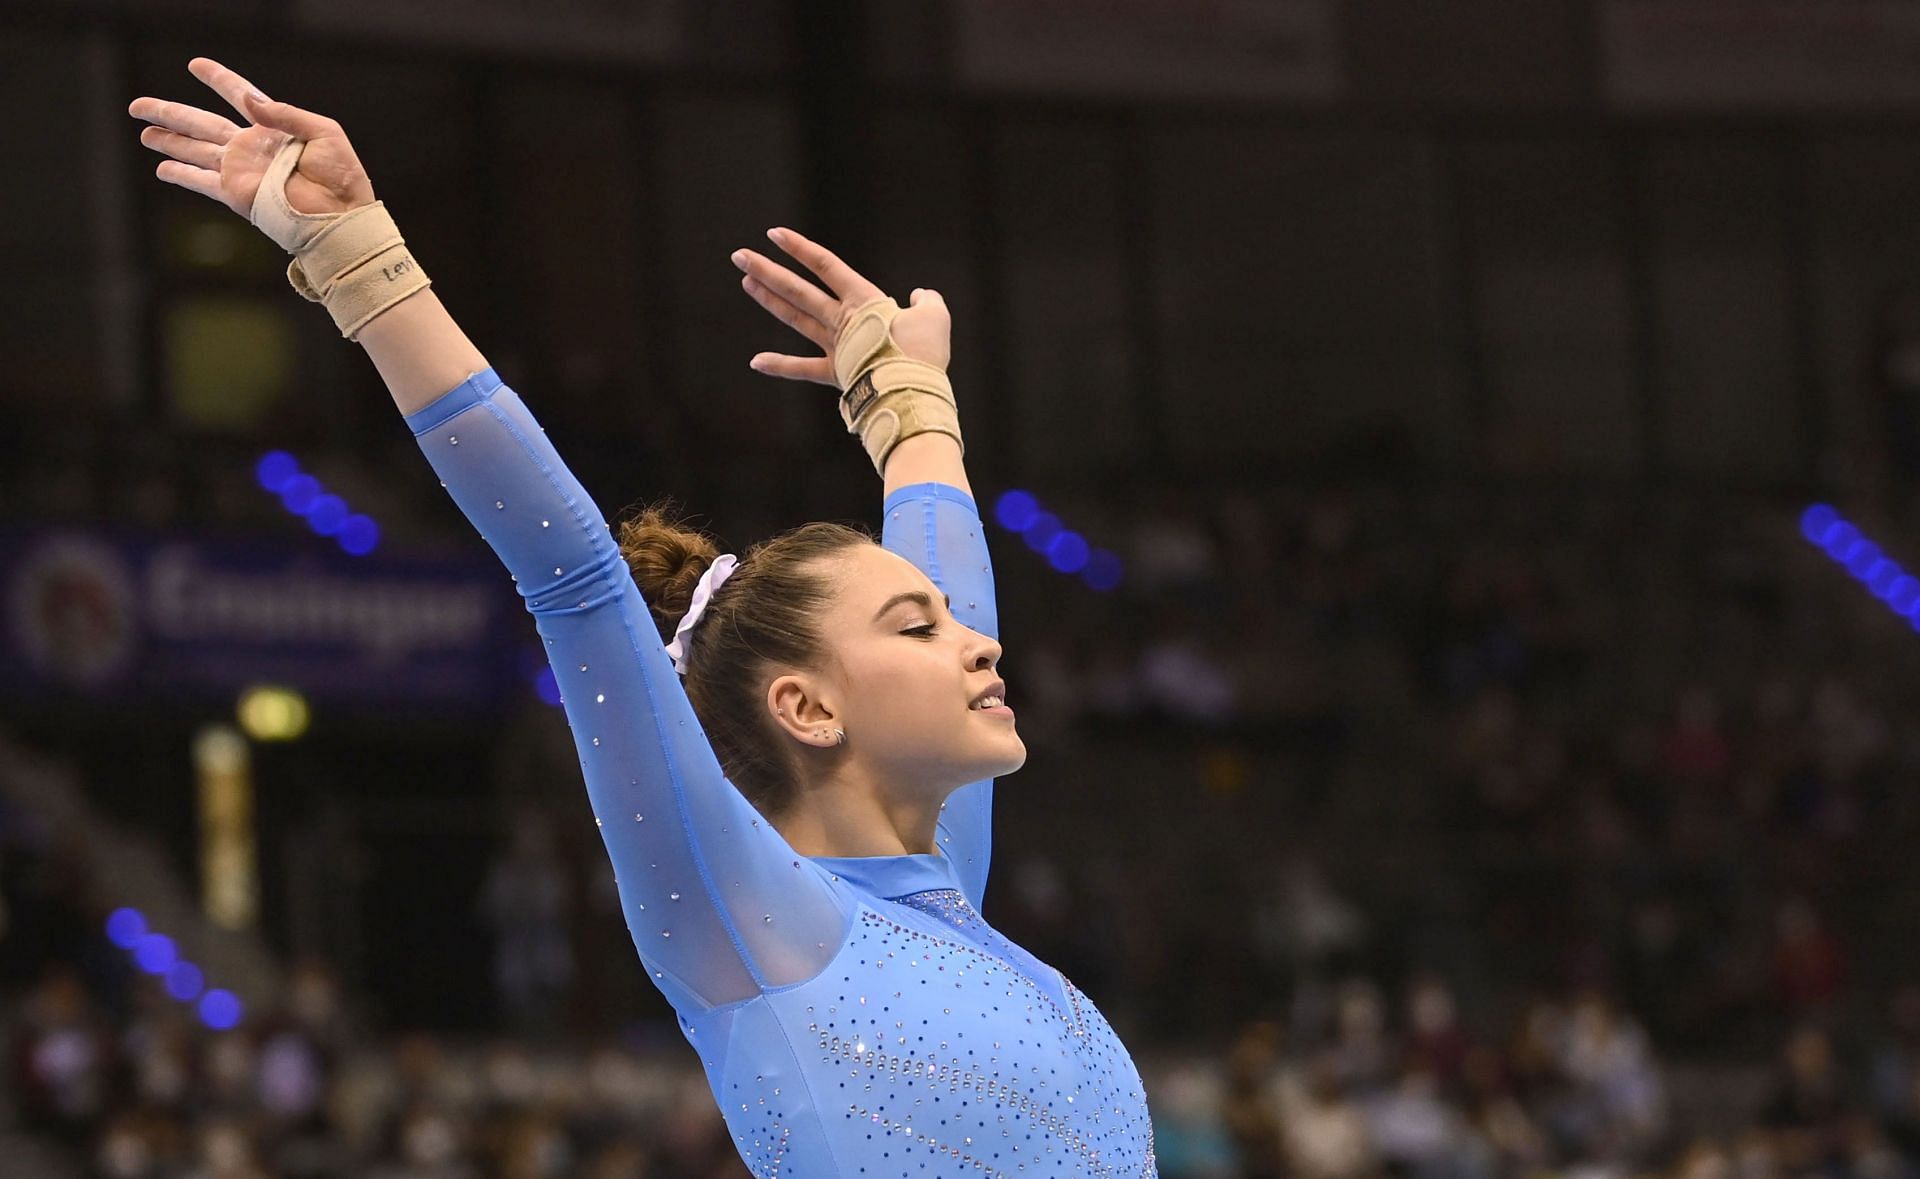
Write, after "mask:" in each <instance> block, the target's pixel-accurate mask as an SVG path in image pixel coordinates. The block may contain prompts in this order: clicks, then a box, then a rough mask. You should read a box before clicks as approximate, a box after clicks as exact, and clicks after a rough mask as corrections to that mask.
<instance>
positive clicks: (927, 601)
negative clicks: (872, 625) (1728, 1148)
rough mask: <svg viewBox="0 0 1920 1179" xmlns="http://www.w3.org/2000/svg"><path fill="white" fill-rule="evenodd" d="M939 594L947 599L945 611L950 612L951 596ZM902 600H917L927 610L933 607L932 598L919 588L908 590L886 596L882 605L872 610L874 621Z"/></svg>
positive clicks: (951, 605) (951, 608) (951, 609)
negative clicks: (889, 596)
mask: <svg viewBox="0 0 1920 1179" xmlns="http://www.w3.org/2000/svg"><path fill="white" fill-rule="evenodd" d="M940 596H941V597H943V598H945V599H946V600H947V612H948V613H949V614H951V613H952V612H953V596H952V595H951V594H942V595H940ZM902 602H918V603H920V605H921V606H922V607H923V608H924V609H928V610H931V609H933V599H932V598H930V597H928V596H927V595H926V594H925V593H923V592H921V591H920V590H908V591H907V592H906V593H904V594H895V595H893V596H892V597H891V598H888V599H887V601H886V604H885V605H884V606H881V607H880V609H878V610H876V611H874V615H873V620H874V621H875V622H878V621H880V620H881V619H882V618H884V617H886V614H887V611H889V610H891V609H893V608H894V607H895V606H898V605H899V604H900V603H902Z"/></svg>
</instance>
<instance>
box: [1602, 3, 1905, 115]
mask: <svg viewBox="0 0 1920 1179" xmlns="http://www.w3.org/2000/svg"><path fill="white" fill-rule="evenodd" d="M1601 45H1602V53H1603V55H1604V61H1605V64H1604V67H1603V76H1604V78H1605V86H1606V90H1607V97H1608V99H1609V101H1611V102H1612V103H1613V104H1615V105H1617V106H1622V107H1628V108H1644V109H1732V110H1748V109H1782V108H1786V109H1796V108H1840V109H1846V108H1896V109H1898V108H1905V107H1911V106H1920V6H1916V5H1914V4H1912V3H1911V2H1909V0H1825V2H1822V3H1808V2H1807V0H1608V2H1607V3H1606V4H1604V6H1603V7H1602V9H1601Z"/></svg>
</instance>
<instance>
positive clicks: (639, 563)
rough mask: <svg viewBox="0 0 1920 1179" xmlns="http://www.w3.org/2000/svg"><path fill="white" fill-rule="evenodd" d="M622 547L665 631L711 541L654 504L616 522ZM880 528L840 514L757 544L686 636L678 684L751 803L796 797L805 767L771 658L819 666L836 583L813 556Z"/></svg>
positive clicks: (789, 801)
mask: <svg viewBox="0 0 1920 1179" xmlns="http://www.w3.org/2000/svg"><path fill="white" fill-rule="evenodd" d="M618 535H619V540H620V553H621V555H622V556H624V557H625V558H626V560H627V568H628V569H630V570H632V572H633V580H634V582H635V584H637V585H638V586H639V587H640V596H641V597H643V598H645V599H646V601H647V605H648V607H649V608H650V609H651V610H652V611H653V621H654V625H655V627H657V628H658V629H659V631H660V638H661V639H662V640H663V641H665V642H671V641H672V640H673V633H674V630H675V629H676V628H677V627H678V626H679V625H680V620H681V619H682V618H684V617H685V616H686V613H687V610H688V608H689V607H690V606H691V605H692V603H693V590H694V586H695V585H696V584H697V583H698V582H699V580H700V576H701V575H702V574H704V573H705V572H706V571H707V568H708V566H710V565H712V564H713V562H714V560H715V559H716V558H718V557H719V555H720V549H719V546H718V545H717V544H716V542H715V541H714V540H713V539H712V538H710V537H709V536H707V535H706V534H705V533H703V532H700V531H698V530H696V529H693V528H690V527H687V526H686V525H685V524H684V523H683V521H682V520H681V519H680V518H679V515H678V513H677V512H675V511H674V510H673V509H672V506H671V504H670V503H669V504H667V505H665V506H662V505H659V504H656V505H653V506H649V507H647V508H644V509H642V510H641V512H640V514H639V515H638V516H635V517H633V518H631V519H627V520H622V521H621V522H620V525H619V528H618ZM876 543H878V542H877V541H876V540H875V539H874V537H873V534H872V533H870V532H867V531H866V530H864V529H860V528H850V527H847V526H846V525H843V524H803V525H801V526H800V527H798V528H794V529H792V530H790V531H787V532H783V533H781V534H780V535H778V536H775V537H771V538H769V539H767V540H763V541H760V542H759V543H757V544H754V545H752V546H751V547H749V548H748V549H747V551H746V552H745V553H743V554H741V556H740V564H739V567H738V568H736V569H735V570H734V571H733V573H732V574H731V575H730V576H728V578H727V579H726V581H725V582H724V583H722V585H721V587H720V590H719V592H718V593H716V594H714V595H713V597H712V599H711V600H710V601H709V602H708V603H707V609H706V612H705V613H704V614H702V615H701V616H700V621H699V622H698V623H696V624H695V625H694V628H693V631H692V633H691V634H690V635H689V636H688V638H689V642H688V646H689V648H690V654H689V656H688V658H687V660H686V663H687V674H686V675H685V676H684V677H682V679H681V683H682V684H683V685H684V686H685V687H686V690H687V698H688V699H689V700H691V701H692V702H693V711H694V714H695V715H696V716H698V717H699V718H700V725H701V727H702V728H703V729H705V730H706V734H707V740H708V741H709V742H710V743H711V744H712V745H713V751H714V753H715V754H716V755H717V756H718V757H719V759H720V768H721V769H722V770H723V771H724V772H725V773H726V775H727V778H728V779H729V780H730V781H732V783H733V784H734V786H735V787H737V788H738V789H739V791H740V793H741V794H743V795H745V796H746V799H747V801H748V802H750V803H752V804H753V805H754V808H755V809H757V810H758V811H759V812H760V813H761V814H763V815H765V816H766V817H767V818H768V819H770V820H771V819H777V818H779V817H780V816H781V815H783V814H784V813H785V812H786V810H787V808H788V807H790V806H791V805H793V802H794V800H795V799H796V798H797V797H798V796H799V792H800V780H799V767H798V765H797V763H796V762H795V760H794V759H793V757H792V751H791V750H789V749H788V748H787V744H786V742H785V741H784V740H783V739H782V737H781V734H780V730H779V729H778V728H777V727H776V726H775V724H774V722H773V718H772V717H771V716H769V715H768V713H767V697H766V687H767V683H768V682H769V674H768V673H769V672H770V671H771V670H772V669H773V668H775V667H794V668H818V667H820V666H822V665H823V664H824V663H825V662H826V660H827V658H828V650H827V647H826V643H825V641H824V640H823V638H822V637H821V634H820V629H819V619H820V615H821V613H822V612H823V611H825V610H826V608H827V605H828V603H829V602H830V601H831V600H832V598H833V589H834V587H833V584H832V582H831V581H830V580H829V579H828V578H827V577H826V576H825V575H824V574H823V573H822V571H821V570H820V569H819V568H818V567H817V566H815V567H811V568H810V567H809V565H810V563H812V562H814V561H815V560H817V559H818V558H821V557H829V556H832V555H834V554H836V553H839V552H841V551H843V550H845V549H847V548H850V547H852V546H855V545H861V544H876Z"/></svg>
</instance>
